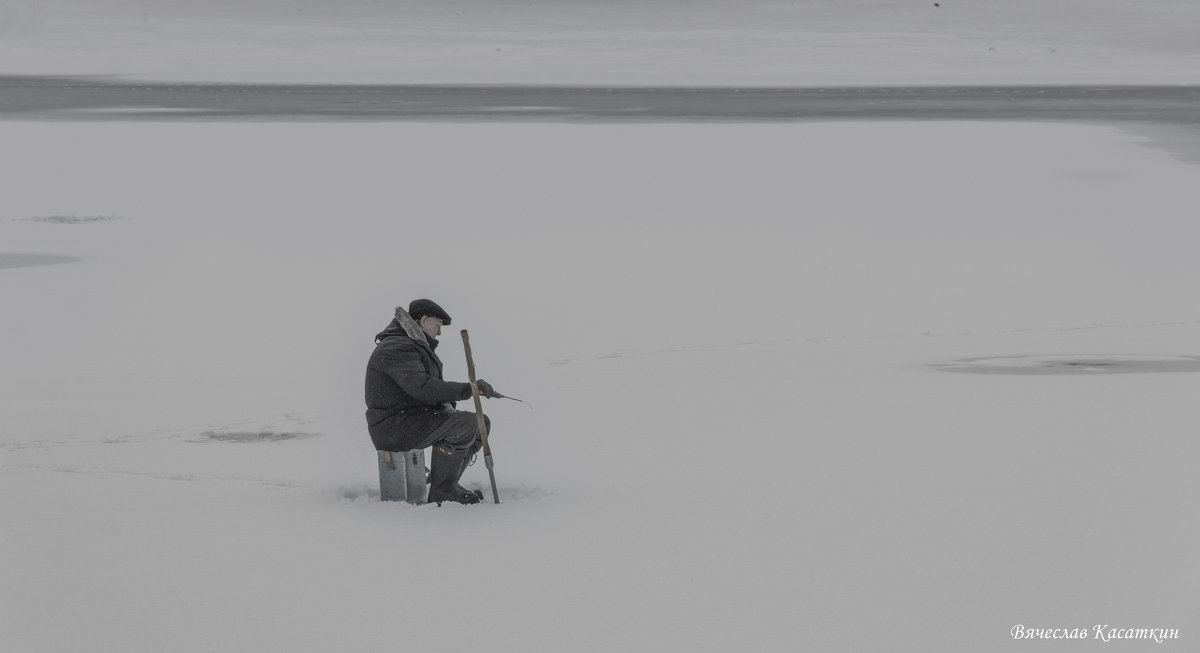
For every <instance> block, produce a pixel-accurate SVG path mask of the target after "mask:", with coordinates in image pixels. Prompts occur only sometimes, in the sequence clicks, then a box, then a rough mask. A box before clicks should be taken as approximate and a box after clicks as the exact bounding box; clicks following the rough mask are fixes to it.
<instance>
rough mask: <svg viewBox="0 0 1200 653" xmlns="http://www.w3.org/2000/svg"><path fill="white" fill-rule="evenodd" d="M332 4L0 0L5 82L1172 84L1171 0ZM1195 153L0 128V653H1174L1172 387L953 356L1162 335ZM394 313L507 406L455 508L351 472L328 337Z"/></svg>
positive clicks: (660, 138) (1189, 45)
mask: <svg viewBox="0 0 1200 653" xmlns="http://www.w3.org/2000/svg"><path fill="white" fill-rule="evenodd" d="M343 4H344V5H345V11H344V13H343V12H334V11H332V9H331V4H329V3H325V2H318V1H316V0H308V1H298V2H288V3H284V2H276V3H254V4H248V3H247V4H246V5H245V7H243V6H242V4H235V3H230V2H226V3H207V4H206V5H204V6H205V7H207V9H206V10H200V9H196V8H195V7H194V6H193V5H188V4H185V3H181V2H143V3H131V2H127V3H123V4H121V3H114V2H109V3H103V2H96V3H88V4H87V5H83V4H81V3H68V2H51V1H48V0H47V1H41V0H37V1H33V2H29V1H26V0H21V1H19V2H18V1H16V0H0V72H4V73H47V72H58V73H106V74H125V75H137V76H143V77H156V78H167V79H231V80H238V79H242V80H244V79H268V80H280V81H285V80H288V81H354V80H357V81H392V82H413V81H441V82H471V81H487V82H491V83H495V82H505V81H526V82H539V81H541V82H552V81H573V82H584V81H597V82H602V83H609V82H611V83H719V82H728V83H758V82H763V83H766V82H771V83H797V84H801V83H804V84H808V83H869V82H880V81H886V82H887V83H892V84H894V83H903V82H941V81H945V82H947V83H971V82H980V81H997V82H1004V83H1011V82H1023V81H1071V82H1092V81H1099V82H1106V83H1121V82H1145V83H1149V82H1160V81H1195V79H1194V74H1195V73H1196V71H1197V70H1200V66H1197V65H1196V58H1195V57H1196V51H1197V48H1196V43H1195V39H1194V35H1195V33H1196V32H1195V30H1194V29H1192V27H1193V26H1194V25H1195V22H1196V11H1197V9H1196V5H1195V3H1192V2H1183V1H1179V2H1174V1H1168V0H1161V1H1158V2H1146V3H1116V2H1082V1H1073V0H1061V1H1056V2H1049V1H1043V2H1037V3H1034V2H1026V1H1023V0H1013V1H1011V2H1003V3H1000V2H994V3H993V2H988V3H984V2H972V3H967V2H962V3H958V2H952V1H948V2H941V3H940V4H941V5H942V6H941V7H936V8H935V7H933V6H931V5H932V3H899V2H888V3H885V2H823V3H799V4H796V5H785V4H782V3H780V4H776V5H770V4H763V5H756V6H755V7H756V9H754V10H753V11H738V10H735V9H733V8H732V5H730V6H729V7H726V6H725V5H718V4H704V3H698V4H689V5H687V10H686V11H684V10H682V9H680V7H683V5H671V4H654V5H652V6H645V5H644V3H637V4H636V5H635V4H628V5H625V4H608V3H606V4H604V5H602V6H601V5H599V4H592V3H588V4H584V3H556V4H547V3H537V2H534V3H531V4H517V3H499V4H497V3H477V2H469V3H468V2H457V3H456V2H442V3H437V4H426V3H385V2H382V0H381V1H379V2H367V1H365V0H362V1H360V2H347V3H343ZM285 9H287V11H286V12H285V11H284V10H285ZM285 16H286V19H285ZM388 17H392V18H390V19H389V18H388ZM767 18H769V20H767ZM368 19H369V20H368ZM788 21H791V22H788ZM368 23H369V24H370V27H369V28H367V27H364V25H365V24H368ZM798 25H799V26H800V27H797V26H798ZM797 34H799V35H800V36H797ZM252 37H253V38H252ZM401 37H404V38H401ZM801 37H802V38H801ZM509 47H512V48H513V51H512V52H510V51H509V50H508V48H509ZM993 47H994V48H995V50H991V49H989V48H993ZM497 48H500V50H501V51H500V52H496V49H497ZM972 53H974V54H972ZM400 54H403V55H405V56H403V57H402V56H399V55H400ZM966 55H970V56H966ZM1131 129H1133V128H1131ZM1195 142H1196V137H1195V134H1194V132H1182V131H1171V130H1169V129H1164V128H1155V129H1154V130H1150V129H1149V128H1143V127H1140V126H1139V127H1136V131H1126V130H1122V129H1118V128H1116V127H1112V126H1105V125H1085V124H1078V125H1065V124H1054V125H1048V124H1022V123H970V124H967V123H878V124H868V123H856V124H835V123H808V124H794V125H736V124H721V125H704V124H688V125H561V124H560V125H554V124H542V125H539V124H519V125H513V124H434V123H405V124H337V123H323V124H221V123H205V124H190V123H173V124H165V123H154V124H138V123H136V122H105V123H86V122H81V123H38V122H3V123H0V143H2V144H3V148H2V149H0V180H2V183H3V191H2V192H0V302H2V306H3V320H2V321H0V366H2V367H3V370H4V374H3V375H0V515H3V537H2V538H0V542H2V544H0V588H2V591H0V650H2V651H73V650H88V651H121V652H127V651H135V652H140V651H145V652H158V651H168V650H169V651H374V650H444V651H460V650H461V651H483V650H487V651H497V652H500V651H522V652H524V651H605V652H608V651H742V650H745V651H853V652H860V651H922V652H924V651H1008V650H1021V651H1027V650H1054V651H1058V650H1062V649H1063V647H1070V648H1079V647H1080V646H1083V647H1087V648H1091V647H1102V646H1106V645H1105V644H1103V643H1101V642H1097V641H1094V640H1091V641H1088V642H1084V643H1080V642H1061V641H1046V642H1039V641H1021V642H1014V641H1012V639H1011V637H1010V634H1009V633H1010V630H1011V629H1012V628H1013V626H1015V625H1017V624H1022V625H1025V626H1027V627H1030V628H1076V627H1084V628H1091V627H1092V626H1094V625H1097V624H1110V625H1112V626H1113V627H1133V628H1138V627H1148V628H1150V627H1154V628H1157V627H1163V628H1178V629H1180V631H1181V636H1182V640H1181V641H1173V642H1168V643H1167V644H1164V645H1158V644H1153V643H1146V642H1132V643H1130V642H1123V643H1116V644H1113V645H1114V646H1120V647H1121V649H1122V650H1143V649H1145V650H1149V649H1151V648H1154V649H1155V650H1160V649H1161V650H1168V649H1169V650H1194V649H1195V647H1196V644H1195V636H1196V635H1195V633H1196V632H1197V627H1198V626H1200V623H1198V620H1197V617H1196V615H1198V614H1200V600H1198V599H1197V597H1196V593H1195V588H1196V587H1197V586H1198V585H1200V569H1198V568H1197V566H1196V564H1195V552H1196V551H1197V550H1200V520H1198V519H1197V514H1196V507H1195V497H1196V496H1197V492H1198V490H1200V487H1198V486H1200V482H1198V481H1197V480H1196V479H1197V476H1196V474H1195V467H1196V457H1197V455H1198V454H1200V444H1197V441H1196V439H1195V424H1197V423H1198V422H1200V408H1198V407H1197V406H1198V404H1197V402H1196V401H1195V397H1196V395H1197V391H1198V390H1200V374H1194V373H1174V374H1166V373H1157V372H1156V371H1155V370H1153V369H1150V370H1143V371H1141V372H1140V373H1127V374H1105V373H1100V372H1099V371H1097V370H1087V369H1085V368H1082V367H1081V368H1080V369H1079V370H1077V372H1078V373H1073V374H1020V373H988V374H961V373H955V372H954V371H953V370H952V369H951V368H953V367H955V366H961V365H962V364H963V362H964V361H966V362H975V363H977V364H981V365H982V366H985V367H990V368H992V369H993V370H995V369H1000V368H1003V367H1004V366H1005V363H1006V362H1013V361H1024V362H1027V363H1029V362H1031V363H1032V364H1037V365H1055V364H1070V363H1071V362H1087V361H1092V362H1097V361H1100V362H1103V361H1115V362H1116V363H1119V364H1123V365H1132V364H1142V363H1144V364H1146V365H1149V366H1150V367H1154V366H1155V365H1169V364H1171V363H1174V362H1180V361H1187V360H1194V357H1196V356H1198V355H1200V347H1198V346H1197V344H1196V343H1197V339H1198V336H1200V314H1198V313H1197V310H1196V308H1195V302H1194V298H1195V297H1196V296H1197V294H1198V291H1200V288H1198V287H1197V283H1198V282H1197V279H1200V262H1198V261H1200V259H1198V258H1197V257H1196V256H1195V247H1194V244H1195V243H1196V242H1197V237H1198V236H1200V224H1198V223H1197V222H1196V221H1195V211H1194V207H1195V206H1196V204H1197V202H1196V199H1197V195H1196V194H1197V191H1196V189H1197V188H1200V167H1197V166H1196V165H1194V163H1195V162H1196V152H1195V150H1194V149H1189V148H1194V144H1195ZM1189 161H1190V162H1191V163H1189ZM418 296H427V297H433V298H435V299H437V300H438V301H439V302H440V303H442V304H443V305H444V306H445V307H446V308H447V309H448V310H449V311H450V312H451V314H452V315H453V316H454V324H453V328H451V329H448V330H447V333H446V335H445V336H444V338H443V340H444V343H443V347H442V349H441V352H442V355H443V358H444V359H445V360H446V362H447V375H448V376H449V377H450V378H454V379H462V378H464V376H465V364H464V361H463V358H462V350H461V344H460V341H459V339H458V337H457V333H456V329H457V328H460V327H461V328H469V329H471V334H472V344H473V347H474V350H475V355H476V362H477V364H478V366H479V370H480V374H481V376H483V377H484V378H487V379H488V380H489V381H492V382H493V383H495V385H496V386H497V388H498V389H499V390H501V391H502V392H506V393H511V394H512V395H515V396H518V397H521V398H523V399H525V400H526V401H527V402H528V403H526V404H517V403H500V402H496V401H492V402H489V404H488V411H489V413H490V414H491V415H492V417H493V419H494V423H495V431H494V440H493V442H494V446H495V451H496V473H497V478H498V480H499V485H500V492H501V498H502V501H503V503H501V504H500V505H498V506H496V505H491V504H486V505H481V506H473V507H460V506H446V507H442V508H436V507H432V506H424V507H412V506H407V505H397V504H385V503H381V502H380V501H378V489H377V481H376V476H375V475H376V468H375V454H374V452H373V451H372V450H371V446H370V443H369V440H368V439H367V436H366V433H365V427H364V424H363V420H362V405H361V404H362V398H361V383H362V372H363V366H364V365H365V362H366V358H367V356H368V355H369V353H370V350H371V339H372V336H373V335H374V334H375V333H376V332H377V331H379V330H380V329H381V328H382V327H383V326H385V324H386V323H387V321H388V318H389V315H390V313H391V310H392V307H393V306H395V305H396V304H398V303H407V301H408V300H410V299H413V298H415V297H418ZM1011 367H1012V368H1013V369H1019V367H1018V366H1016V365H1014V366H1011ZM1093 372H1094V373H1093ZM466 479H467V483H468V484H469V485H474V486H482V485H483V483H485V482H486V473H485V472H484V470H483V468H482V465H477V466H475V467H473V468H472V469H471V470H470V471H469V472H468V475H467V477H466Z"/></svg>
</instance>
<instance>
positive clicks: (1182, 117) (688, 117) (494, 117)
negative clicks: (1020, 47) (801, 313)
mask: <svg viewBox="0 0 1200 653" xmlns="http://www.w3.org/2000/svg"><path fill="white" fill-rule="evenodd" d="M0 119H9V120H14V119H23V120H28V119H38V120H58V119H63V120H137V121H145V120H157V121H168V120H189V121H194V120H218V121H230V120H246V121H260V120H261V121H275V120H331V121H334V120H336V121H401V120H424V121H434V120H436V121H447V120H457V121H478V122H498V121H513V122H517V121H519V122H568V121H576V122H794V121H812V120H1064V121H1086V122H1111V121H1137V122H1151V123H1160V124H1186V125H1194V124H1197V123H1200V86H957V87H951V86H945V87H845V88H762V87H759V88H730V87H600V86H568V87H561V86H420V85H418V86H413V85H337V84H333V85H284V84H172V83H160V82H153V83H151V82H131V81H122V80H119V79H113V78H108V77H34V76H0Z"/></svg>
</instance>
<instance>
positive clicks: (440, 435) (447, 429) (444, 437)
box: [415, 410, 492, 457]
mask: <svg viewBox="0 0 1200 653" xmlns="http://www.w3.org/2000/svg"><path fill="white" fill-rule="evenodd" d="M483 422H484V424H486V425H487V429H488V433H491V431H492V420H491V419H490V418H489V417H488V416H487V415H484V416H483ZM434 445H439V446H441V447H442V448H443V449H446V450H447V451H448V452H449V453H450V454H451V455H454V456H464V457H470V456H473V455H475V452H476V451H479V449H480V447H482V446H483V443H482V442H481V440H480V437H479V422H478V420H477V419H476V417H475V413H471V412H467V411H465V410H452V411H450V417H449V419H447V420H446V421H445V422H443V423H442V425H441V426H439V427H437V428H436V429H434V430H433V432H432V433H430V434H429V435H428V436H426V437H425V439H424V440H422V441H421V443H420V444H419V445H417V447H415V448H417V449H424V448H426V447H432V446H434Z"/></svg>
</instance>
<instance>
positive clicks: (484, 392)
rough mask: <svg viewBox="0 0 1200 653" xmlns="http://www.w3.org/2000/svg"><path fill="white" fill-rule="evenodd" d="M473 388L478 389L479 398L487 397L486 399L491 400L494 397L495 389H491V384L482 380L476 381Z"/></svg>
mask: <svg viewBox="0 0 1200 653" xmlns="http://www.w3.org/2000/svg"><path fill="white" fill-rule="evenodd" d="M475 387H477V388H479V394H480V396H483V397H487V398H488V399H492V398H494V397H495V396H496V389H495V388H493V387H492V384H490V383H488V382H487V381H484V380H483V379H476V380H475Z"/></svg>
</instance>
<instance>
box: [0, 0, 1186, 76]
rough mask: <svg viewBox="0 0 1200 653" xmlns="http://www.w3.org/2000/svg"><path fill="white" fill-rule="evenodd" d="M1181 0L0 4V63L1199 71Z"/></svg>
mask: <svg viewBox="0 0 1200 653" xmlns="http://www.w3.org/2000/svg"><path fill="white" fill-rule="evenodd" d="M1198 33H1200V3H1197V2H1195V0H1143V1H1140V2H1116V1H1113V0H1003V1H999V0H945V1H940V0H939V1H938V2H934V0H800V1H793V0H756V1H754V2H733V1H730V0H655V1H653V2H647V1H639V0H615V1H603V2H601V1H598V0H589V1H578V0H568V1H562V0H486V1H484V0H205V1H203V2H201V1H199V0H0V73H10V74H11V73H25V74H30V73H40V74H46V73H53V74H119V75H126V76H131V77H141V78H154V79H169V80H206V81H267V82H277V81H292V82H343V83H345V82H386V83H486V84H497V83H532V84H726V85H730V84H732V85H789V86H811V85H846V84H871V85H880V84H883V85H897V84H959V83H964V82H966V83H973V84H985V83H994V84H1029V83H1058V84H1062V83H1069V84H1096V83H1109V84H1111V83H1124V84H1149V83H1166V84H1174V83H1192V84H1194V83H1197V82H1200V37H1198V36H1197V34H1198Z"/></svg>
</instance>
